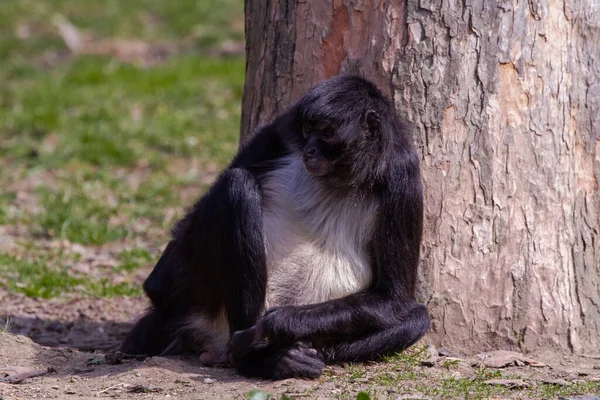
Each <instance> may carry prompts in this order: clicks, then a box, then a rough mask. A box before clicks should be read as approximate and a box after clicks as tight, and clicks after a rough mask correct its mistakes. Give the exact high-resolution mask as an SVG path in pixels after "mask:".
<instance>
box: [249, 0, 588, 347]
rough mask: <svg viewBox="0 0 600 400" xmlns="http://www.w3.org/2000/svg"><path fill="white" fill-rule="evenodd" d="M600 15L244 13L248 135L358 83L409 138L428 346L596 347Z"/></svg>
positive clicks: (313, 7) (292, 0)
mask: <svg viewBox="0 0 600 400" xmlns="http://www.w3.org/2000/svg"><path fill="white" fill-rule="evenodd" d="M599 21H600V3H599V2H598V1H596V0H529V1H525V0H520V1H519V0H509V1H502V0H494V1H488V0H444V1H442V0H408V1H400V0H395V1H392V0H379V1H378V0H334V1H321V0H304V1H300V0H297V1H296V0H246V35H247V36H246V38H247V45H246V46H247V49H246V50H247V76H246V86H245V91H244V100H243V112H242V137H243V138H247V137H248V135H249V133H250V132H252V131H254V130H255V128H256V127H257V126H259V125H260V124H262V123H264V122H267V121H269V120H270V119H272V118H273V117H274V116H275V115H276V114H277V113H279V112H281V111H282V110H283V109H284V108H285V107H287V106H288V105H290V104H291V103H292V102H294V101H295V100H296V99H297V98H298V97H299V96H300V95H301V94H302V93H303V92H304V91H305V90H306V89H308V88H309V87H310V86H312V85H313V84H315V83H317V82H318V81H320V80H322V79H325V78H327V77H330V76H333V75H336V74H339V73H356V74H360V75H363V76H365V77H367V78H369V79H371V80H373V81H374V82H375V83H377V84H378V85H379V86H380V88H381V89H382V91H383V92H385V93H386V94H387V95H389V96H390V97H391V98H393V100H394V102H395V104H396V107H397V109H398V111H399V112H400V115H401V116H402V117H403V118H404V119H407V120H409V121H411V122H412V123H413V125H414V127H415V130H414V138H415V143H416V144H417V146H418V149H419V151H420V153H421V155H422V171H423V182H424V184H425V192H426V193H425V194H426V197H425V204H426V211H425V212H426V215H425V220H426V225H425V237H424V241H423V248H422V250H423V252H422V263H421V272H420V290H419V300H421V301H424V302H426V303H427V304H428V306H429V310H430V313H431V316H432V320H433V324H432V329H431V332H430V334H429V340H430V341H432V342H434V343H438V344H444V345H448V346H453V347H455V348H459V349H463V350H466V351H467V352H469V353H471V352H473V351H479V350H486V349H491V348H520V349H522V350H533V349H536V348H540V347H542V346H548V345H551V346H554V347H560V348H564V349H569V350H572V351H574V352H576V353H580V352H583V353H585V352H597V351H598V348H600V277H599V276H600V232H599V230H600V192H599V184H600V140H599V138H600V45H599V43H600V22H599Z"/></svg>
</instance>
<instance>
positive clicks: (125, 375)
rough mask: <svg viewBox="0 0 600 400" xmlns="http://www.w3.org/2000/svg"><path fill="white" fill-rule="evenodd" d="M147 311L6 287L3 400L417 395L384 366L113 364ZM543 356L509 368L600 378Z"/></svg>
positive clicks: (437, 372)
mask: <svg viewBox="0 0 600 400" xmlns="http://www.w3.org/2000/svg"><path fill="white" fill-rule="evenodd" d="M145 307H146V301H145V299H143V298H141V297H138V298H131V297H119V298H90V297H82V296H75V295H71V296H65V297H61V298H56V299H50V300H45V299H44V300H42V299H40V300H38V299H32V298H28V297H25V296H23V295H18V294H9V293H6V292H5V291H2V289H0V317H1V318H2V320H5V319H6V318H7V317H8V318H9V319H10V324H9V326H8V328H7V329H5V332H3V333H0V382H1V383H0V399H13V398H15V399H17V398H22V399H30V398H79V399H81V398H98V397H114V398H120V399H128V398H132V399H154V398H157V399H158V398H244V396H245V394H246V393H248V392H249V391H250V390H253V389H256V388H258V389H261V390H263V391H264V392H267V393H271V394H273V395H276V396H277V398H279V396H280V395H281V394H283V393H285V394H287V395H288V396H289V397H291V398H294V397H300V398H340V397H341V398H356V393H358V392H359V391H362V390H364V391H371V392H373V391H374V390H375V391H377V393H378V398H387V397H389V398H407V397H406V396H405V395H403V390H409V389H410V385H411V382H406V383H402V382H401V381H399V382H398V383H397V384H394V386H393V389H392V388H391V387H390V386H389V385H382V384H381V380H378V379H372V378H373V377H375V376H381V374H390V376H392V375H394V374H395V373H396V372H394V368H393V366H392V365H388V364H386V363H372V364H369V365H367V366H365V367H364V369H365V370H366V373H365V374H362V375H361V376H360V377H356V376H355V375H353V374H352V371H351V369H350V370H349V369H348V368H346V369H344V368H342V367H341V366H332V367H328V369H327V371H326V374H325V375H324V377H323V378H321V379H319V380H317V381H303V380H294V379H291V380H286V381H280V382H270V381H262V380H258V379H248V378H243V377H240V376H239V375H237V374H236V373H235V371H234V370H233V369H227V368H205V367H202V366H201V365H200V364H199V363H198V361H197V359H195V358H194V357H169V358H163V357H153V358H149V359H145V360H136V359H123V360H122V361H121V362H120V363H118V364H113V365H111V362H114V361H111V360H110V357H108V358H105V357H104V355H106V354H108V353H110V352H111V351H113V350H116V349H117V348H118V344H119V342H120V341H121V340H122V339H123V337H124V335H125V333H126V332H127V330H128V329H129V328H130V327H131V322H132V321H133V320H135V318H136V317H137V316H138V315H139V314H140V313H141V312H142V311H143V310H144V308H145ZM0 329H1V327H0ZM529 357H532V356H531V355H529ZM535 357H536V361H537V362H543V363H546V364H547V366H545V367H540V366H538V367H534V366H531V365H525V364H522V365H521V366H515V367H511V368H510V373H511V374H515V375H520V376H523V377H524V379H526V380H527V381H530V382H533V381H541V382H544V381H556V382H557V384H569V382H574V381H577V380H581V379H585V380H588V381H590V380H591V381H598V380H600V369H598V368H600V360H596V359H589V358H578V357H573V356H558V355H557V354H556V353H554V352H552V351H548V352H547V354H537V355H535ZM107 360H108V361H107ZM448 360H450V361H453V360H454V361H455V363H456V365H455V366H454V367H453V368H448V367H447V364H445V363H444V361H448ZM415 369H418V370H420V371H426V373H427V374H428V376H431V379H432V381H433V380H434V379H435V380H439V379H440V378H441V379H445V378H448V377H465V378H467V377H469V376H474V374H476V372H477V368H475V367H473V366H472V362H471V361H469V360H464V361H460V362H458V361H457V360H455V359H454V358H448V357H440V358H439V360H437V361H436V362H434V363H432V364H431V366H426V365H421V366H416V367H415ZM505 371H506V370H505ZM21 379H22V381H21V382H20V383H17V381H19V380H21ZM11 382H12V383H11ZM501 383H502V382H501ZM505 383H506V382H505ZM508 384H510V382H509V383H508ZM346 396H347V397H346ZM352 396H354V397H352ZM411 396H412V397H410V398H421V397H419V396H418V395H414V394H413V395H411ZM511 397H513V396H511ZM516 397H517V398H518V397H519V395H518V392H517V393H516ZM422 398H430V397H428V396H424V397H422Z"/></svg>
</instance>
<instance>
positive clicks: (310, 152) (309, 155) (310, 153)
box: [304, 149, 317, 159]
mask: <svg viewBox="0 0 600 400" xmlns="http://www.w3.org/2000/svg"><path fill="white" fill-rule="evenodd" d="M316 152H317V150H316V149H308V150H306V151H305V152H304V159H308V158H312V157H313V156H314V155H315V153H316Z"/></svg>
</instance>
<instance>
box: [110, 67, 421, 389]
mask: <svg viewBox="0 0 600 400" xmlns="http://www.w3.org/2000/svg"><path fill="white" fill-rule="evenodd" d="M422 222H423V193H422V185H421V177H420V170H419V158H418V156H417V153H416V151H415V149H414V146H413V144H412V137H411V131H410V129H409V127H408V126H407V125H405V124H402V123H401V122H400V121H399V119H398V117H397V114H396V111H395V109H394V106H393V104H392V103H391V102H390V101H389V100H387V99H386V98H385V97H384V96H383V95H382V94H381V92H380V91H379V90H378V89H377V88H376V87H375V85H373V84H372V83H370V82H369V81H367V80H365V79H363V78H360V77H355V76H338V77H335V78H331V79H329V80H326V81H324V82H322V83H320V84H319V85H317V86H316V87H314V88H313V89H311V90H309V91H308V92H307V93H306V94H305V95H304V96H303V97H302V98H301V99H300V100H299V101H298V102H297V103H296V104H295V105H293V106H292V107H290V108H289V109H288V110H287V111H286V112H285V113H283V114H282V115H280V116H279V117H278V118H276V119H275V121H274V122H273V123H271V124H270V125H267V126H265V127H263V128H261V129H260V130H259V131H258V132H257V134H256V135H254V137H253V138H252V139H251V140H250V141H249V142H248V143H247V144H246V145H245V146H243V147H242V148H241V149H240V150H239V152H238V154H237V155H236V157H235V158H234V159H233V161H232V163H231V165H230V166H229V167H228V168H227V169H226V170H225V171H224V172H223V173H222V174H221V175H220V177H219V178H218V179H217V180H216V182H215V183H214V185H213V186H212V187H211V188H210V189H209V191H208V193H206V194H205V195H204V196H203V197H202V198H201V199H200V200H199V201H198V202H197V203H196V204H195V205H194V207H193V208H192V209H191V211H190V212H189V213H188V214H187V215H186V216H185V218H183V219H182V220H181V221H180V222H179V223H178V224H177V225H176V227H175V228H174V230H173V238H172V240H171V242H170V243H169V244H168V245H167V248H166V249H165V251H164V253H163V254H162V256H161V258H160V260H159V261H158V263H157V264H156V266H155V268H154V270H153V271H152V273H151V274H150V276H149V277H148V278H147V280H146V281H145V283H144V290H145V292H146V294H147V295H148V297H149V298H150V300H151V302H152V307H151V308H150V309H149V310H148V311H147V313H146V315H145V316H143V317H142V318H141V319H140V320H139V321H138V323H137V324H136V325H135V327H134V328H133V330H132V331H131V332H130V333H129V335H128V336H127V338H126V339H125V341H124V343H123V344H122V348H121V350H122V351H123V352H125V353H129V354H146V355H158V354H178V353H189V352H197V353H198V354H200V359H201V360H202V361H203V362H205V363H206V364H228V363H231V364H233V366H235V367H236V368H237V369H238V371H239V372H240V373H241V374H243V375H246V376H256V377H263V378H271V379H284V378H288V377H301V378H316V377H318V376H319V375H320V374H321V373H322V370H323V368H324V366H325V363H332V362H338V361H364V360H372V359H377V358H378V357H380V356H382V355H385V354H389V353H392V352H397V351H402V350H404V349H405V348H407V347H408V346H411V345H412V344H414V343H415V342H416V341H417V340H419V339H420V338H421V337H422V336H423V334H424V333H425V332H426V331H427V329H429V324H430V322H429V316H428V314H427V309H426V308H425V306H423V305H421V304H419V303H417V302H416V301H415V300H414V292H415V282H416V275H417V266H418V261H419V248H420V243H421V234H422Z"/></svg>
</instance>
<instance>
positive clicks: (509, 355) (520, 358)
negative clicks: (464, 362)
mask: <svg viewBox="0 0 600 400" xmlns="http://www.w3.org/2000/svg"><path fill="white" fill-rule="evenodd" d="M471 365H472V366H485V367H489V368H503V367H508V366H512V365H531V366H532V367H542V366H545V364H543V363H539V362H537V361H535V360H534V359H532V358H530V357H527V356H525V355H523V354H521V353H517V352H516V351H507V350H496V351H492V352H489V353H481V354H478V355H477V356H476V359H475V360H474V361H473V362H472V363H471Z"/></svg>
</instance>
